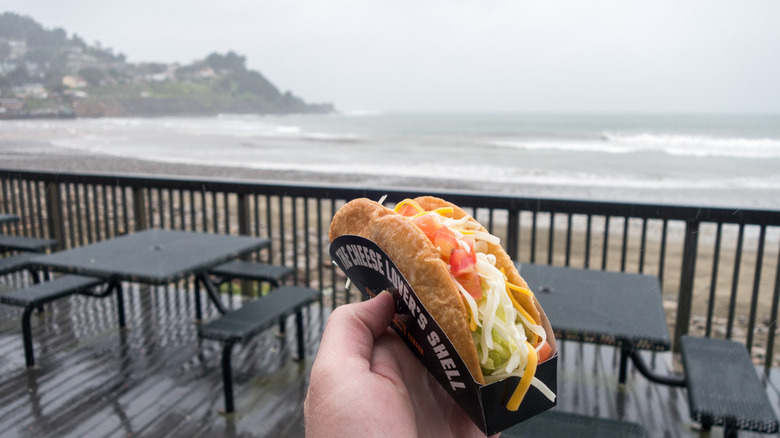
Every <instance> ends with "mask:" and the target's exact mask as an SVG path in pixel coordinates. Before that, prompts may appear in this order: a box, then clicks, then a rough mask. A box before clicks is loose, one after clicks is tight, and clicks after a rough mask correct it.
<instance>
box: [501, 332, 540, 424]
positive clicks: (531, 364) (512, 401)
mask: <svg viewBox="0 0 780 438" xmlns="http://www.w3.org/2000/svg"><path fill="white" fill-rule="evenodd" d="M525 347H526V348H527V349H528V363H527V364H526V365H525V371H523V377H521V378H520V383H519V384H518V385H517V388H515V392H514V393H512V397H510V398H509V403H507V404H506V408H507V409H508V410H510V411H516V410H517V409H518V408H519V407H520V403H521V402H522V401H523V398H525V394H526V393H527V392H528V388H530V387H531V381H532V380H533V378H534V374H536V362H537V355H536V350H535V349H534V347H532V346H531V344H529V343H528V342H526V343H525Z"/></svg>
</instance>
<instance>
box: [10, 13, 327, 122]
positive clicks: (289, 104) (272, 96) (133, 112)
mask: <svg viewBox="0 0 780 438" xmlns="http://www.w3.org/2000/svg"><path fill="white" fill-rule="evenodd" d="M332 111H334V107H333V105H332V104H329V103H324V104H310V103H306V102H305V101H304V100H303V99H301V98H300V97H297V96H295V95H294V94H293V93H292V92H290V91H285V92H281V91H280V90H279V89H278V88H277V87H276V86H275V85H274V84H272V83H271V82H270V81H269V80H268V79H266V78H265V77H264V76H263V75H262V74H261V73H260V72H258V71H254V70H249V69H247V67H246V58H245V57H243V56H240V55H238V54H236V53H233V52H232V51H229V52H227V53H225V54H219V53H212V54H209V55H207V56H206V57H205V58H204V59H202V60H198V61H195V62H193V63H191V64H188V65H179V64H162V63H129V62H127V61H126V56H125V55H124V54H121V53H118V54H116V53H115V52H114V50H113V49H111V48H104V47H100V46H96V45H88V44H87V43H85V42H84V40H83V39H81V38H80V37H79V36H77V35H76V34H73V35H72V36H70V37H69V36H68V34H67V32H66V31H65V30H63V29H60V28H56V29H52V30H49V29H45V28H43V26H41V25H40V24H38V23H37V22H36V21H35V20H33V19H32V18H30V17H24V16H21V15H18V14H15V13H12V12H5V13H3V14H2V15H0V118H18V117H104V116H160V115H206V114H217V113H224V112H230V113H253V114H284V113H310V112H316V113H323V112H332Z"/></svg>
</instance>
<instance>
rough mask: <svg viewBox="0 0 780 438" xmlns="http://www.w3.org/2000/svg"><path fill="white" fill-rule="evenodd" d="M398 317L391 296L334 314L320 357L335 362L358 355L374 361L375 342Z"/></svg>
mask: <svg viewBox="0 0 780 438" xmlns="http://www.w3.org/2000/svg"><path fill="white" fill-rule="evenodd" d="M394 313H395V300H394V299H393V296H392V295H390V293H389V292H386V291H385V292H382V293H380V294H379V295H377V296H376V297H374V298H371V299H369V300H366V301H362V302H359V303H353V304H345V305H343V306H340V307H338V308H337V309H336V310H334V311H333V313H332V314H331V316H330V318H328V323H327V325H326V326H325V331H324V332H323V334H322V340H321V341H320V353H323V352H327V353H328V354H329V355H332V357H334V358H339V357H340V358H345V357H348V356H354V355H358V356H360V357H362V358H365V359H366V360H369V359H370V358H371V354H372V351H373V348H374V340H375V339H376V338H378V337H379V336H380V335H381V334H382V333H384V332H385V330H386V329H387V326H388V325H389V324H390V321H391V320H392V318H393V314H394Z"/></svg>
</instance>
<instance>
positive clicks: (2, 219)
mask: <svg viewBox="0 0 780 438" xmlns="http://www.w3.org/2000/svg"><path fill="white" fill-rule="evenodd" d="M18 220H19V216H17V215H15V214H11V213H0V224H5V223H10V222H16V221H18Z"/></svg>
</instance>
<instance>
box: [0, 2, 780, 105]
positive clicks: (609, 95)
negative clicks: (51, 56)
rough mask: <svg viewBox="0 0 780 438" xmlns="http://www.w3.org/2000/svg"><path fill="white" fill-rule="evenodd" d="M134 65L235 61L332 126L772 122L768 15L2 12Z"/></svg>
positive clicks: (206, 5)
mask: <svg viewBox="0 0 780 438" xmlns="http://www.w3.org/2000/svg"><path fill="white" fill-rule="evenodd" d="M0 11H10V12H16V13H19V14H22V15H28V16H30V17H32V18H33V19H35V20H36V21H38V22H39V23H41V24H42V25H43V26H44V27H46V28H49V29H52V28H55V27H61V28H63V29H65V30H66V31H67V32H68V34H69V35H72V34H73V33H76V34H78V35H79V36H80V37H81V38H82V39H84V40H85V41H87V42H88V43H94V42H95V41H99V42H100V43H101V44H102V45H103V46H104V47H111V48H113V49H114V50H115V52H121V53H124V54H125V55H127V57H128V60H129V61H133V62H139V61H159V62H180V63H189V62H191V61H193V60H195V59H199V58H203V57H205V56H206V55H208V54H209V53H212V52H215V51H216V52H220V53H225V52H227V51H228V50H233V51H235V52H237V53H239V54H241V55H243V56H246V57H247V64H248V66H249V67H250V68H252V69H255V70H259V71H260V72H261V73H263V74H264V75H265V76H266V77H267V78H268V79H269V80H271V81H272V82H273V83H274V84H276V85H277V86H278V87H279V88H280V89H281V90H282V91H284V90H290V91H292V92H293V93H295V94H296V95H298V96H300V97H302V98H304V99H305V100H306V101H309V102H332V103H334V104H335V105H336V106H337V107H338V108H339V109H341V110H401V111H409V110H413V111H416V110H421V111H430V110H453V111H469V110H478V111H554V112H748V113H780V25H779V23H780V2H778V1H775V0H733V1H720V0H685V1H679V0H672V1H666V0H664V1H624V0H565V1H553V0H539V1H533V2H532V1H523V0H495V1H465V0H463V1H462V0H422V1H420V0H417V1H413V0H372V1H365V0H363V1H360V0H326V1H323V0H280V1H265V0H226V1H214V0H206V1H204V0H134V1H124V2H114V1H106V0H68V1H61V0H0Z"/></svg>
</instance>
